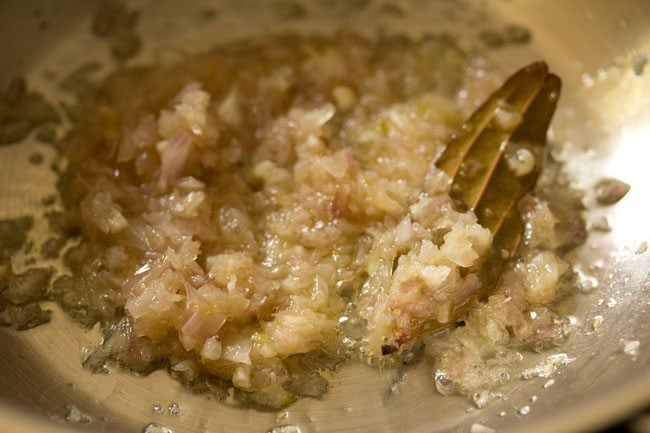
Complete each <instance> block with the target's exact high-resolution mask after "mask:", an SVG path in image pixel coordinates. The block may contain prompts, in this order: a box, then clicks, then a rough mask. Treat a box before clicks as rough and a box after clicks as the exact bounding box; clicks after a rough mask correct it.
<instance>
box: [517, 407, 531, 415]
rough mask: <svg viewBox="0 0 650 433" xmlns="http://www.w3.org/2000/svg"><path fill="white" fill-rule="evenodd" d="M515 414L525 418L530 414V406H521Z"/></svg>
mask: <svg viewBox="0 0 650 433" xmlns="http://www.w3.org/2000/svg"><path fill="white" fill-rule="evenodd" d="M517 412H519V415H521V416H526V415H528V414H529V413H530V406H522V407H520V408H519V410H518V411H517Z"/></svg>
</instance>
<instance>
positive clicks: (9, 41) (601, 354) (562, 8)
mask: <svg viewBox="0 0 650 433" xmlns="http://www.w3.org/2000/svg"><path fill="white" fill-rule="evenodd" d="M132 3H133V4H134V5H135V6H137V7H138V8H140V9H141V10H142V13H141V19H140V23H139V25H138V32H139V34H140V35H142V36H143V40H144V51H143V52H142V53H141V55H140V56H139V57H138V59H136V60H135V62H136V63H137V62H144V61H153V60H156V61H162V62H165V61H170V60H174V59H175V58H178V52H179V51H180V50H181V49H183V48H182V47H187V46H189V47H190V51H201V50H204V49H207V48H209V46H211V45H213V44H215V43H217V42H219V41H224V40H229V39H233V38H240V37H245V36H249V35H259V34H264V33H267V32H281V31H287V30H290V31H304V32H314V31H315V32H319V33H328V32H331V31H332V30H334V29H336V28H339V27H349V28H354V29H360V30H362V31H368V32H370V33H373V32H375V31H376V30H377V29H383V30H382V31H385V32H390V33H392V32H397V33H407V34H411V35H420V34H422V33H424V32H427V31H450V32H452V33H456V34H462V33H463V32H466V33H467V34H470V33H472V32H473V33H476V29H477V28H481V26H486V25H492V24H494V25H495V26H496V25H497V24H498V23H501V24H511V23H515V24H523V25H525V26H526V27H528V28H529V29H530V30H531V31H532V34H533V39H532V41H531V43H530V44H528V45H526V46H523V47H522V46H516V47H513V46H508V47H504V48H498V49H493V50H489V51H488V53H487V56H488V57H490V58H491V60H492V61H494V62H496V63H497V64H498V65H499V66H500V68H501V69H503V70H504V71H506V72H512V71H514V70H515V69H516V68H518V67H520V66H522V65H524V64H526V63H529V62H531V61H535V60H545V61H546V62H547V63H548V64H549V66H550V68H551V69H552V70H553V71H554V72H555V73H557V74H558V75H559V76H561V77H562V80H563V83H564V86H563V88H564V90H563V97H562V100H561V102H560V105H559V108H558V111H557V114H556V118H555V119H554V121H553V124H552V133H551V139H552V140H551V141H552V142H553V143H555V148H554V149H553V154H554V155H555V156H556V157H558V158H561V159H563V160H566V161H567V162H566V164H567V167H568V169H569V170H570V171H571V172H572V173H573V176H574V177H575V178H576V183H577V184H578V185H579V186H580V187H582V188H584V189H585V190H586V191H587V194H586V196H585V204H586V205H587V207H588V208H589V212H588V213H587V222H588V223H589V224H592V223H594V222H597V221H599V219H600V218H602V217H607V218H609V221H610V222H611V226H612V227H613V229H612V230H611V231H610V232H602V231H592V233H591V235H590V237H589V239H588V241H587V243H586V244H585V245H584V247H582V248H581V249H579V250H578V251H576V252H575V253H574V257H575V262H576V263H577V265H576V266H577V269H578V271H579V274H581V275H582V276H583V280H584V283H585V287H587V286H589V285H590V284H591V285H592V286H594V285H596V284H594V283H593V281H597V286H596V287H595V288H593V290H591V291H588V290H586V291H588V292H589V293H584V294H579V295H577V296H575V297H574V298H573V299H572V300H570V301H569V302H565V303H564V304H563V305H562V308H563V310H564V312H565V313H566V314H571V315H572V316H573V317H574V318H575V320H574V322H575V323H574V324H573V325H572V328H573V330H574V332H573V335H572V336H571V338H570V340H569V342H568V343H567V345H566V346H564V347H562V348H560V349H558V350H552V351H550V352H548V353H547V354H545V355H541V356H532V355H526V359H525V361H524V362H525V365H526V366H531V365H534V364H535V363H536V362H537V361H538V360H539V359H543V358H544V357H545V356H547V355H549V354H552V353H559V352H564V353H567V354H568V355H569V356H571V357H575V358H576V360H575V361H574V362H572V363H570V364H568V365H567V366H565V367H564V368H563V369H562V372H561V373H560V374H559V375H557V376H556V377H554V378H553V380H554V383H553V385H552V386H548V387H547V388H545V387H544V384H545V383H547V381H548V379H543V378H540V379H531V380H527V381H523V380H519V379H515V380H514V381H513V382H512V384H511V385H509V386H507V387H505V388H504V389H503V390H501V392H502V393H503V398H502V399H499V400H497V401H495V402H494V403H492V404H491V405H489V406H488V407H487V408H485V409H481V410H478V409H473V410H470V409H471V408H472V407H473V405H472V403H471V402H469V401H468V400H466V399H463V398H460V397H443V396H441V395H439V394H437V393H436V392H435V387H434V385H433V379H432V377H431V376H432V374H431V370H430V369H429V367H428V366H426V365H423V364H422V363H420V364H417V365H415V366H413V367H412V368H411V369H409V370H407V372H406V375H405V376H404V377H401V378H399V379H400V380H396V377H395V374H396V373H395V371H376V370H372V369H370V368H368V367H364V366H362V365H352V366H349V367H346V368H344V369H342V370H341V371H340V372H338V373H336V374H334V375H333V376H332V377H331V378H330V383H331V384H332V389H331V391H330V393H329V394H327V395H326V396H325V397H324V398H323V400H321V401H317V400H310V399H305V400H301V401H299V402H297V403H296V404H294V405H292V406H290V407H289V408H288V409H287V410H286V412H285V411H282V412H280V413H269V412H259V411H255V410H253V409H244V408H240V407H235V406H232V405H227V404H225V405H224V404H219V403H217V402H215V401H214V400H210V399H207V398H206V397H205V396H197V395H191V394H189V393H188V392H186V391H185V390H183V389H182V387H181V386H180V385H179V384H177V383H176V382H174V381H173V380H171V379H170V378H169V377H168V375H167V373H166V372H162V371H159V372H155V373H154V374H152V375H150V376H148V377H135V376H132V375H129V374H126V373H123V372H120V371H118V370H116V369H112V370H111V372H110V374H108V375H93V374H91V373H90V372H89V371H86V370H84V369H82V367H81V358H82V348H84V347H89V346H90V345H91V344H92V342H93V341H96V339H97V338H98V333H97V332H88V331H84V330H83V329H82V328H81V327H80V326H78V325H77V324H75V323H72V322H71V321H70V320H69V319H68V318H67V317H66V316H65V315H64V314H63V313H61V311H60V310H58V309H57V308H56V307H55V306H52V307H51V308H53V310H54V320H53V322H52V323H50V324H48V325H46V326H42V327H40V328H36V329H33V330H30V331H25V332H21V333H14V332H12V331H9V330H8V329H4V328H3V329H0V372H1V373H0V432H1V433H34V432H61V433H63V432H70V431H75V430H77V429H80V428H81V429H83V431H86V432H118V431H119V432H140V431H143V429H144V428H145V426H146V425H148V424H149V423H155V424H157V425H160V426H164V427H167V428H169V429H171V430H172V431H173V432H174V433H184V432H201V433H208V432H210V433H213V432H266V431H269V430H271V429H272V428H274V427H278V426H283V425H285V426H286V425H291V426H296V427H298V428H299V430H295V429H294V430H290V429H285V430H284V431H285V432H289V431H292V432H296V431H301V432H303V433H307V432H325V433H328V432H376V433H383V432H400V433H406V432H426V433H434V432H447V431H453V432H469V431H470V430H471V426H472V425H473V424H474V423H480V424H482V425H485V426H489V427H491V428H494V429H496V430H497V431H499V432H506V431H508V432H522V433H533V432H558V433H561V432H567V433H568V432H582V431H593V430H594V429H597V428H599V427H603V426H605V425H607V424H609V423H611V422H614V421H615V420H616V419H618V418H621V417H623V416H625V415H626V414H628V413H630V412H632V411H634V410H635V409H638V408H640V407H642V406H644V405H646V404H648V403H650V329H648V326H650V323H649V321H648V313H650V275H649V273H650V252H645V251H644V244H643V242H648V241H650V226H649V223H648V215H650V205H649V204H648V200H647V194H648V193H647V188H648V187H650V170H649V169H648V162H649V161H650V147H649V146H650V66H647V67H645V70H643V71H642V70H641V69H643V68H642V66H643V59H644V57H643V56H650V26H648V23H649V22H650V3H648V2H646V1H644V0H638V1H634V0H626V1H619V2H614V1H609V0H574V1H571V2H558V1H556V2H548V1H545V0H509V1H506V0H486V1H466V2H463V3H460V2H455V1H437V2H435V1H428V2H427V1H423V0H412V1H397V2H393V1H380V0H376V1H368V2H364V1H348V2H345V1H331V2H325V1H319V0H315V1H311V2H310V1H305V2H294V1H273V2H270V1H269V2H262V1H253V0H244V1H238V2H236V1H234V0H231V1H195V2H189V1H187V2H185V1H184V2H176V1H172V0H159V1H153V0H138V1H133V2H132ZM98 4H99V2H98V1H97V2H96V1H84V0H69V1H66V2H56V1H44V0H37V1H30V2H21V1H19V0H4V1H0V22H1V23H2V25H1V26H0V40H2V41H3V53H2V56H0V66H1V67H0V86H2V87H5V86H6V84H7V82H8V81H9V79H10V78H11V77H12V76H14V75H16V74H24V75H25V76H26V77H27V78H28V83H29V84H30V85H31V86H33V87H35V88H37V89H39V90H41V91H43V92H44V93H46V94H48V95H50V96H51V97H52V98H56V97H57V96H58V95H57V90H56V88H57V87H56V82H57V77H58V79H60V78H62V77H63V76H65V75H66V74H67V73H69V72H71V71H72V70H73V69H74V68H75V67H76V66H78V65H81V64H84V63H88V62H90V61H99V62H103V63H106V61H107V58H108V55H107V53H108V48H107V46H106V44H105V43H104V42H102V41H101V40H99V39H97V38H95V37H93V36H92V34H91V32H90V26H91V24H90V23H91V17H92V15H93V13H94V11H95V10H96V8H97V5H98ZM301 4H304V5H305V7H304V8H301V7H300V5H301ZM296 5H298V7H296ZM305 11H306V12H305ZM490 23H492V24H490ZM635 70H636V71H635ZM34 150H39V151H42V152H43V153H44V154H45V156H46V159H47V158H48V157H52V155H53V152H52V151H51V149H48V148H43V146H42V145H39V144H37V143H36V142H35V141H30V140H27V141H26V142H25V143H23V144H21V145H20V146H9V147H0V218H11V217H16V216H20V215H24V214H30V213H31V214H35V215H39V214H41V213H42V208H41V207H40V204H39V202H40V198H41V197H42V196H44V195H46V194H47V193H48V192H49V191H52V185H53V183H54V181H55V177H54V175H53V174H52V173H51V172H50V171H49V170H48V169H47V165H46V164H42V165H40V166H34V165H29V164H28V163H27V162H26V161H27V159H28V155H30V154H31V153H32V152H33V151H34ZM605 176H607V177H609V176H611V177H617V178H620V179H622V180H624V181H626V182H628V183H630V184H631V185H632V189H631V191H630V193H629V194H628V196H627V197H625V198H624V200H623V201H622V202H620V203H619V204H617V205H615V206H612V207H602V206H597V205H596V204H595V198H594V195H593V191H592V189H593V186H594V184H595V183H596V182H597V181H598V180H599V179H601V178H602V177H605ZM36 230H37V231H38V230H40V229H39V227H37V228H36ZM646 248H647V244H646ZM597 316H602V324H601V325H600V327H598V329H597V330H594V328H596V327H597V326H594V318H595V317H597ZM598 321H599V320H598V319H596V322H598ZM622 340H623V341H622ZM624 341H639V343H640V346H639V350H638V355H637V356H631V355H626V354H624V353H623V349H624ZM391 385H392V386H391ZM391 388H392V391H391ZM174 403H175V404H177V406H173V404H174ZM70 405H75V406H76V407H78V408H79V409H80V410H81V411H82V412H83V413H85V414H87V415H88V416H90V417H91V418H92V419H93V422H92V423H91V424H89V425H84V426H76V425H74V424H71V423H69V422H67V421H66V420H65V415H66V413H67V412H68V408H69V407H70ZM156 406H158V407H156ZM170 406H171V407H172V410H171V411H170V410H169V408H170ZM526 407H528V409H526ZM161 410H162V411H164V413H162V414H161V413H160V412H161ZM281 431H283V430H280V429H279V430H277V432H281Z"/></svg>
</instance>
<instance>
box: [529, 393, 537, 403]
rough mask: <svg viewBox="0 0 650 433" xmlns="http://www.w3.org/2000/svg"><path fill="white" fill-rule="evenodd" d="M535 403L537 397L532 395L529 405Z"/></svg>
mask: <svg viewBox="0 0 650 433" xmlns="http://www.w3.org/2000/svg"><path fill="white" fill-rule="evenodd" d="M536 401H537V396H536V395H533V396H532V397H531V398H530V402H531V403H535V402H536Z"/></svg>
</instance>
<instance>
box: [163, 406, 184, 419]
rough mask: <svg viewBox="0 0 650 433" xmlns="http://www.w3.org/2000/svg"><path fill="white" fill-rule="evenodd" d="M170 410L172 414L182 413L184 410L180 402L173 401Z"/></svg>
mask: <svg viewBox="0 0 650 433" xmlns="http://www.w3.org/2000/svg"><path fill="white" fill-rule="evenodd" d="M167 410H168V411H169V414H170V415H174V416H176V415H181V414H182V413H183V412H184V411H183V409H182V408H181V407H180V406H179V405H178V403H171V404H170V405H169V407H168V408H167Z"/></svg>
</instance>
